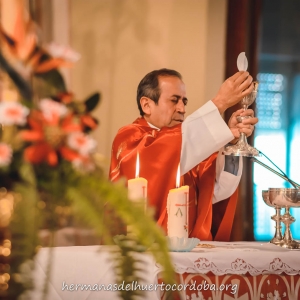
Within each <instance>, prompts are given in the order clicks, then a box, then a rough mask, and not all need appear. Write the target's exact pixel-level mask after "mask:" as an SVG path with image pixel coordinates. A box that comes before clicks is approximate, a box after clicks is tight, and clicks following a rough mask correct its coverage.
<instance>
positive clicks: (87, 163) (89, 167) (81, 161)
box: [72, 157, 95, 173]
mask: <svg viewBox="0 0 300 300" xmlns="http://www.w3.org/2000/svg"><path fill="white" fill-rule="evenodd" d="M72 165H73V167H74V168H75V169H77V170H78V171H80V172H82V173H88V172H92V171H94V170H95V164H94V163H93V162H92V161H91V160H90V159H89V158H86V157H83V158H82V157H80V158H76V159H74V160H73V161H72Z"/></svg>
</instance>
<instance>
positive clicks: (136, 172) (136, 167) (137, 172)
mask: <svg viewBox="0 0 300 300" xmlns="http://www.w3.org/2000/svg"><path fill="white" fill-rule="evenodd" d="M139 177H140V157H139V153H137V156H136V165H135V178H139Z"/></svg>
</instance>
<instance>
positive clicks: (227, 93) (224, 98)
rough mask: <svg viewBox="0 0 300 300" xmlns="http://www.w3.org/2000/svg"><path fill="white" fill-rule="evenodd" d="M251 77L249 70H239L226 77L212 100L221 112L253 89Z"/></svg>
mask: <svg viewBox="0 0 300 300" xmlns="http://www.w3.org/2000/svg"><path fill="white" fill-rule="evenodd" d="M252 81H253V78H252V76H251V75H249V72H246V71H240V72H237V73H235V74H234V75H233V76H231V77H229V78H228V79H226V80H225V81H224V82H223V84H222V85H221V87H220V89H219V91H218V93H217V95H216V97H214V98H213V99H212V102H213V103H214V104H215V105H216V106H217V108H218V110H219V112H220V113H221V114H222V113H223V112H224V111H225V110H226V109H227V108H229V107H231V106H233V105H235V104H237V103H238V102H240V101H241V100H242V98H243V97H245V96H247V95H249V94H250V93H251V92H252V91H253V84H252Z"/></svg>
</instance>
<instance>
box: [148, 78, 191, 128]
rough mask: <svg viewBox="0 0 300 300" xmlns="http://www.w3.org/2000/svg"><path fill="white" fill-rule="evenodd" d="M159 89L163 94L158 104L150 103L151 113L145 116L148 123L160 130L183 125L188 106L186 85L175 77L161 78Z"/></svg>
mask: <svg viewBox="0 0 300 300" xmlns="http://www.w3.org/2000/svg"><path fill="white" fill-rule="evenodd" d="M159 87H160V92H161V94H160V97H159V100H158V103H157V105H156V104H155V102H154V101H152V100H151V101H150V102H149V106H150V113H149V114H146V115H145V116H144V117H145V119H146V121H148V122H149V123H151V124H152V125H154V126H156V127H158V128H162V127H172V126H174V125H177V124H179V123H182V122H183V120H184V114H185V105H186V104H187V98H186V93H185V85H184V83H183V82H182V80H181V79H179V78H178V77H175V76H160V77H159Z"/></svg>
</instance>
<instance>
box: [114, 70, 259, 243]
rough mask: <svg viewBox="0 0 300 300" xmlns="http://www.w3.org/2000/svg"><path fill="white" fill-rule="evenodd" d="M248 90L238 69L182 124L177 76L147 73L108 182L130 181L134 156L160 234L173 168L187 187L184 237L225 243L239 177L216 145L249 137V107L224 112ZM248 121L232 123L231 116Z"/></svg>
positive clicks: (182, 92) (248, 80)
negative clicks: (135, 115)
mask: <svg viewBox="0 0 300 300" xmlns="http://www.w3.org/2000/svg"><path fill="white" fill-rule="evenodd" d="M252 90H253V84H252V77H251V76H250V75H249V73H248V72H246V71H240V72H237V73H236V74H234V75H233V76H232V77H230V78H228V79H227V80H226V81H225V82H224V83H223V84H222V85H221V87H220V89H219V91H218V93H217V95H216V96H215V97H214V98H213V99H212V100H210V101H208V102H207V103H206V104H204V105H203V106H202V107H200V108H199V109H198V110H196V111H195V112H194V113H192V114H191V115H189V116H188V117H187V118H186V119H185V120H184V115H185V107H186V105H187V104H188V99H187V96H186V89H185V84H184V82H183V80H182V76H181V74H180V73H178V72H177V71H175V70H170V69H160V70H154V71H152V72H150V73H148V74H147V75H146V76H145V77H144V78H143V79H142V80H141V82H140V83H139V85H138V89H137V99H136V100H137V106H138V109H139V111H140V115H141V116H140V117H139V118H138V119H136V120H135V121H134V122H133V123H132V124H130V125H127V126H125V127H123V128H121V129H120V130H119V131H118V133H117V135H116V137H115V139H114V142H113V145H112V153H111V166H110V174H109V176H110V179H111V180H112V181H117V180H118V179H119V178H121V177H125V178H127V179H132V178H134V177H135V164H136V156H137V152H138V153H139V157H140V161H141V170H140V177H144V178H146V179H147V180H148V205H149V206H151V207H153V208H154V210H155V219H156V221H157V223H158V224H159V225H160V226H162V228H163V229H164V230H165V231H166V228H167V222H168V215H167V211H166V206H167V196H168V192H169V190H170V189H173V188H174V187H175V180H176V173H177V169H178V165H179V164H180V174H181V184H182V185H188V186H189V218H188V220H189V224H188V225H189V226H188V228H189V237H197V238H199V239H201V240H212V239H214V240H220V241H221V240H223V241H226V240H229V238H230V232H231V228H232V223H233V218H234V213H235V208H236V202H237V187H238V184H239V181H240V178H241V173H242V160H241V159H240V158H238V157H225V156H223V155H222V154H221V151H222V149H223V147H224V146H225V145H226V144H228V143H231V144H234V143H236V142H237V140H238V137H239V135H240V132H244V133H245V134H246V135H247V136H250V135H251V134H252V132H253V129H254V125H255V124H256V123H257V122H258V119H257V118H255V117H254V116H253V115H254V112H253V110H251V109H248V110H246V111H245V112H243V110H238V111H236V112H235V113H233V115H232V117H231V118H230V120H229V122H228V124H226V123H225V122H224V120H223V118H222V114H223V113H224V111H225V110H226V109H227V108H229V107H231V106H233V105H235V104H236V103H238V102H239V101H240V100H241V99H242V98H243V97H245V96H247V95H248V94H250V93H251V92H252ZM239 114H242V115H247V116H250V118H248V119H244V120H243V122H242V123H238V122H237V120H236V116H237V115H239Z"/></svg>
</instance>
